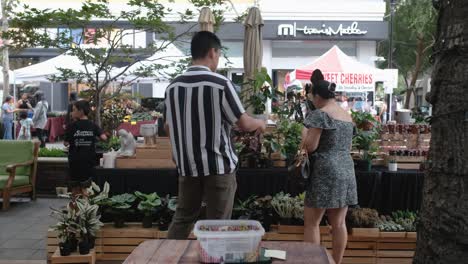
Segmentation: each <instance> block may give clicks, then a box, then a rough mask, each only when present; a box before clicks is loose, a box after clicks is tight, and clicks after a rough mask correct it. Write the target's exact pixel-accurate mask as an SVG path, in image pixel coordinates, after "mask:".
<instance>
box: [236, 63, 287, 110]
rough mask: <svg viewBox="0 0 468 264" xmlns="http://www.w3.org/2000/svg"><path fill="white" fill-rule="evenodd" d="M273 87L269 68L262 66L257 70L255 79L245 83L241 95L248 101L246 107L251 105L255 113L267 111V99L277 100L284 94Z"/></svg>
mask: <svg viewBox="0 0 468 264" xmlns="http://www.w3.org/2000/svg"><path fill="white" fill-rule="evenodd" d="M271 87H273V81H272V80H271V77H270V76H269V75H268V72H267V70H266V69H265V68H262V69H261V70H260V71H258V72H256V73H255V75H254V79H253V80H251V81H249V82H247V83H244V84H243V89H242V92H241V96H242V98H244V102H245V103H246V104H245V107H246V108H250V107H251V108H252V110H253V114H256V115H261V114H263V113H265V110H266V103H267V101H268V100H269V99H271V100H277V97H278V96H280V95H282V93H281V92H280V91H278V89H275V88H273V89H272V88H271Z"/></svg>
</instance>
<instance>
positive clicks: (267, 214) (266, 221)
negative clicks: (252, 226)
mask: <svg viewBox="0 0 468 264" xmlns="http://www.w3.org/2000/svg"><path fill="white" fill-rule="evenodd" d="M272 199H273V197H271V196H270V195H267V196H265V197H258V198H255V199H254V200H253V201H252V202H251V203H250V205H248V215H249V217H248V218H249V219H253V220H257V221H259V222H260V223H261V224H262V226H263V228H264V229H265V232H269V231H270V226H271V224H272V223H273V207H272V206H271V201H272Z"/></svg>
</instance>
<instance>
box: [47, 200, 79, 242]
mask: <svg viewBox="0 0 468 264" xmlns="http://www.w3.org/2000/svg"><path fill="white" fill-rule="evenodd" d="M51 210H52V213H51V216H52V217H53V218H55V219H56V220H58V222H57V223H56V224H55V225H53V226H51V229H52V230H53V231H56V232H57V237H58V239H59V241H60V242H61V243H66V242H70V240H71V239H72V238H76V237H77V236H78V234H79V231H80V225H79V223H78V219H77V215H76V211H75V210H72V208H71V206H70V204H67V207H66V209H62V210H59V209H55V208H51Z"/></svg>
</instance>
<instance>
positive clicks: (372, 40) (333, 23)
mask: <svg viewBox="0 0 468 264" xmlns="http://www.w3.org/2000/svg"><path fill="white" fill-rule="evenodd" d="M126 2H127V1H126V0H110V3H111V7H112V10H113V11H114V12H116V13H117V12H119V11H120V10H124V9H125V7H126ZM162 2H166V3H165V4H167V5H168V6H170V7H171V8H172V9H173V13H174V14H171V15H169V16H167V17H166V21H170V22H173V25H174V27H175V28H176V31H178V32H183V31H184V30H187V27H190V26H193V23H196V21H193V22H192V24H190V23H189V24H179V23H177V22H176V21H177V20H178V19H179V17H178V15H176V14H177V12H182V11H184V10H186V9H187V8H192V9H193V10H194V11H195V12H197V11H196V10H195V9H194V8H193V7H191V5H190V4H189V3H188V1H181V0H176V1H175V2H174V3H169V1H162ZM21 3H24V4H28V5H30V6H31V7H37V8H58V7H59V8H78V7H79V6H80V1H76V0H22V1H21ZM254 5H257V6H258V7H259V8H260V10H261V12H262V17H263V20H264V26H263V66H264V67H265V68H267V70H268V72H269V73H270V74H271V76H273V80H274V82H275V85H278V86H279V87H280V88H281V86H282V84H283V82H284V77H285V75H286V73H287V72H289V71H291V70H294V69H295V68H297V67H300V66H304V65H307V64H310V63H312V62H313V61H314V60H315V59H316V58H318V57H319V56H321V55H322V54H323V53H325V52H326V51H327V50H328V49H330V48H331V47H333V46H334V45H337V46H338V47H339V48H340V49H341V50H343V51H344V52H345V53H346V54H347V55H349V56H352V57H354V58H356V59H357V60H358V61H360V62H363V63H366V64H368V65H371V66H374V63H375V61H376V59H377V57H376V49H377V45H378V43H379V42H380V41H382V40H385V39H386V38H387V36H388V24H387V23H386V22H385V21H384V15H385V7H386V5H385V1H384V0H328V1H319V0H288V1H284V0H256V1H254V0H232V1H228V7H229V10H228V11H227V12H225V13H224V16H225V23H224V24H223V25H222V26H221V27H220V28H219V30H218V31H217V34H218V35H219V37H220V38H221V40H222V42H223V46H225V47H226V51H225V53H226V54H225V55H226V56H227V58H229V63H226V61H225V60H223V61H222V63H221V67H223V68H225V70H224V71H223V72H224V73H225V74H226V75H227V76H228V78H230V79H232V80H233V81H234V82H237V83H240V82H241V81H242V78H243V72H242V68H243V57H242V54H243V38H244V27H243V25H242V23H240V22H234V20H235V18H236V17H239V16H240V15H242V14H244V13H245V12H246V11H247V10H248V8H249V7H251V6H254ZM197 29H198V28H197V27H194V30H197ZM44 30H45V31H46V32H48V33H49V34H57V33H58V32H61V31H63V30H68V31H69V32H70V34H71V35H72V36H81V35H86V34H88V33H90V31H92V30H93V29H92V27H91V28H86V29H71V30H69V29H62V28H49V29H44ZM122 30H127V31H129V32H131V31H132V30H133V29H131V28H127V27H126V25H125V23H123V24H122ZM157 39H158V36H155V35H154V34H153V33H152V32H136V31H135V32H134V33H133V34H130V35H129V36H128V37H126V39H124V40H123V44H127V45H132V46H134V47H141V48H144V47H146V46H147V45H149V44H151V43H152V42H154V41H157ZM82 41H83V42H85V39H83V40H82ZM81 44H85V43H81ZM102 45H105V43H102ZM178 47H179V48H180V49H181V50H183V51H184V52H186V53H187V52H188V49H189V47H188V44H185V45H179V46H178ZM57 54H58V51H57V50H50V49H44V48H41V47H38V48H33V49H28V50H25V51H24V52H22V53H20V54H17V55H12V61H13V63H14V61H15V60H16V61H20V62H21V61H24V60H26V61H28V60H29V63H35V62H38V61H42V60H45V59H48V58H51V57H53V56H56V55H57ZM18 64H21V63H18ZM17 66H20V65H13V67H12V68H18V67H17ZM23 66H25V65H23Z"/></svg>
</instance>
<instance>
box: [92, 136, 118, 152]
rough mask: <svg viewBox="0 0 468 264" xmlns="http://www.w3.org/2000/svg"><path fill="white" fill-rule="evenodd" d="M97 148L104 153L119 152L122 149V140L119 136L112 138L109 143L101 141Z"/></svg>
mask: <svg viewBox="0 0 468 264" xmlns="http://www.w3.org/2000/svg"><path fill="white" fill-rule="evenodd" d="M96 146H97V147H98V148H99V149H102V150H103V151H105V152H107V151H111V150H118V149H119V148H120V140H119V138H118V137H117V136H112V137H110V138H109V139H108V140H107V142H106V141H99V142H98V143H97V144H96Z"/></svg>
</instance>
